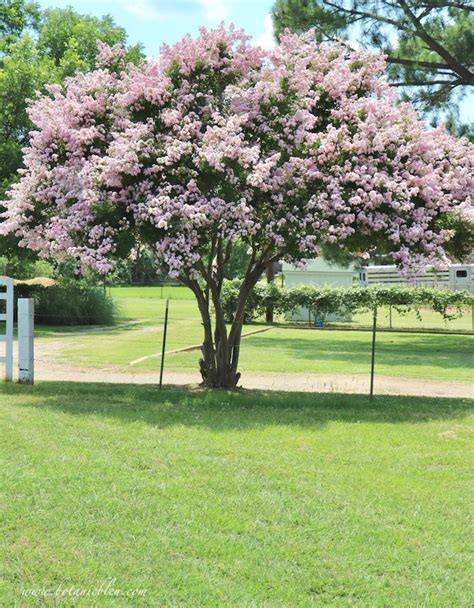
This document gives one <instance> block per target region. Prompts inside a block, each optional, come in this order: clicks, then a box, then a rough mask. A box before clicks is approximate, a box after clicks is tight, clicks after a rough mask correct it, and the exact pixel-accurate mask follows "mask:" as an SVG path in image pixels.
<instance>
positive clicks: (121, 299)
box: [37, 287, 474, 382]
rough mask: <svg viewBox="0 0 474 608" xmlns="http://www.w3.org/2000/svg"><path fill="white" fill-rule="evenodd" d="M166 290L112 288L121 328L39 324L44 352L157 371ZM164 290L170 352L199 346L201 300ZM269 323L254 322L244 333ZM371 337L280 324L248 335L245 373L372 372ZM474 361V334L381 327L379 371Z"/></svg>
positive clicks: (451, 375)
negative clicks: (48, 347) (47, 345)
mask: <svg viewBox="0 0 474 608" xmlns="http://www.w3.org/2000/svg"><path fill="white" fill-rule="evenodd" d="M160 289H161V288H160V287H124V288H121V287H119V288H113V289H112V290H111V293H112V296H113V297H114V298H115V299H116V301H117V302H118V306H119V310H120V319H119V322H120V325H119V326H117V327H115V328H103V329H101V328H93V329H92V331H91V330H88V329H87V328H86V329H84V328H81V329H80V330H79V331H77V330H76V331H74V330H69V331H64V329H59V330H58V329H53V328H38V331H37V334H38V338H39V340H38V343H39V344H38V349H37V350H38V357H40V358H41V340H42V339H45V340H49V339H54V340H59V341H61V342H62V344H63V347H62V348H61V349H60V350H58V351H56V352H55V353H54V355H53V356H54V357H56V359H57V360H58V361H59V362H64V363H66V364H71V365H75V366H83V367H87V368H103V367H109V368H114V369H119V370H122V371H124V372H126V371H145V372H150V371H155V370H157V369H159V365H160V354H161V346H162V338H163V322H164V312H165V300H163V299H160V297H159V296H160ZM164 289H168V290H170V291H171V290H176V292H175V296H176V299H171V300H170V308H169V327H168V338H167V345H166V350H167V352H168V353H171V352H172V351H176V350H179V349H183V348H187V347H190V346H195V345H199V344H200V343H201V342H202V325H201V319H200V316H199V311H198V308H197V305H196V303H195V301H194V300H193V299H178V296H179V297H181V296H180V294H181V292H183V293H185V292H186V291H187V293H188V296H189V294H190V291H189V290H186V288H184V287H183V288H180V287H165V288H164ZM172 293H173V292H172ZM190 295H191V296H192V294H190ZM263 328H265V326H264V325H248V326H246V327H245V328H244V333H247V332H252V331H255V330H258V329H263ZM371 339H372V336H371V333H370V332H359V331H350V330H347V331H339V330H338V331H321V330H317V329H312V328H307V327H301V328H294V327H283V326H277V327H273V328H271V329H270V330H269V331H268V332H266V333H259V334H256V335H253V336H248V337H245V338H243V340H242V343H241V359H240V367H241V370H242V372H243V373H246V372H247V373H260V372H261V373H266V372H272V373H321V374H332V373H334V374H349V375H353V374H367V373H368V371H369V369H370V355H371ZM199 358H200V352H199V350H195V351H192V352H181V353H176V352H174V353H173V354H168V355H167V356H166V370H169V371H173V370H176V371H186V370H193V371H194V370H196V369H197V368H198V360H199ZM137 360H140V361H138V362H137ZM132 362H133V363H134V364H133V366H130V363H132ZM135 362H137V363H135ZM473 364H474V335H467V334H466V335H437V334H423V333H413V334H412V333H395V332H394V333H383V332H380V333H379V334H378V337H377V355H376V371H377V373H378V374H383V375H388V376H395V377H406V378H424V379H434V380H450V381H460V382H472V380H473Z"/></svg>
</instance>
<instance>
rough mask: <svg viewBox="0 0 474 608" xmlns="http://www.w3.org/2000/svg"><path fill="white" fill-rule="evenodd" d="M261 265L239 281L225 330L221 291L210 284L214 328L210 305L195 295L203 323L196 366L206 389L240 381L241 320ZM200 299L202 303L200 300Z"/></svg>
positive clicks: (231, 387) (233, 386)
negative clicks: (235, 303) (212, 321)
mask: <svg viewBox="0 0 474 608" xmlns="http://www.w3.org/2000/svg"><path fill="white" fill-rule="evenodd" d="M262 271H263V268H260V267H257V268H255V269H254V270H253V271H252V272H251V273H250V274H249V275H248V276H247V277H246V279H245V281H244V283H243V284H242V287H241V290H240V295H239V300H238V304H237V310H236V312H235V317H234V320H233V321H232V325H231V327H230V331H229V332H228V331H227V327H226V323H225V318H224V312H223V310H222V306H221V301H220V291H219V290H218V289H216V288H215V286H212V285H211V293H212V300H213V304H214V314H215V330H214V335H213V334H212V324H211V318H210V314H209V307H208V306H207V305H206V303H205V298H200V297H198V303H199V310H200V312H201V317H202V320H203V326H204V342H203V345H202V347H201V352H202V358H201V360H200V361H199V367H200V371H201V376H202V384H203V386H207V387H209V388H227V389H235V388H236V387H237V384H238V382H239V380H240V373H239V372H238V371H237V370H238V364H239V358H240V340H241V337H242V327H243V323H244V313H245V305H246V303H247V299H248V296H249V294H250V292H251V291H252V289H253V287H254V286H255V284H256V282H257V281H258V279H259V278H260V276H261V273H262ZM200 300H201V302H200Z"/></svg>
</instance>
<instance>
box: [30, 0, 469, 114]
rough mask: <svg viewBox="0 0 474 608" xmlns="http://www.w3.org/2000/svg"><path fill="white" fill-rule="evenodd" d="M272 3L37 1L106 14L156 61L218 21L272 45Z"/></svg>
mask: <svg viewBox="0 0 474 608" xmlns="http://www.w3.org/2000/svg"><path fill="white" fill-rule="evenodd" d="M273 2H274V0H78V1H76V2H74V0H39V4H40V5H41V6H43V7H44V8H46V7H49V6H50V7H61V8H64V7H66V6H72V7H73V8H74V9H75V10H77V11H78V12H81V13H88V14H91V15H97V16H101V15H104V14H110V15H112V16H113V18H114V20H115V21H116V23H117V24H118V25H121V26H122V27H124V28H125V29H126V31H127V32H128V36H129V42H130V43H132V44H133V43H135V42H141V43H143V45H144V47H145V52H146V54H147V55H148V56H150V57H156V56H157V55H158V51H159V48H160V46H161V45H162V44H163V42H167V43H173V42H177V41H178V40H180V39H181V38H182V37H183V36H184V35H185V34H187V33H191V34H196V33H197V31H198V29H199V27H200V26H201V25H204V26H206V27H208V28H209V27H213V26H216V25H217V24H219V22H220V21H225V22H226V23H234V24H235V25H236V26H238V27H243V28H244V29H245V30H246V31H247V32H248V33H249V34H250V35H251V36H253V37H254V39H255V40H256V42H257V43H258V44H260V45H261V46H263V47H265V48H268V47H269V46H271V45H272V44H273V28H272V20H271V17H270V10H271V7H272V6H273ZM461 117H462V118H463V120H466V121H472V120H474V96H473V95H470V96H468V97H466V98H465V99H464V100H463V102H462V104H461Z"/></svg>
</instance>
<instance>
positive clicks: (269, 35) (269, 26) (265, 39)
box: [255, 15, 275, 50]
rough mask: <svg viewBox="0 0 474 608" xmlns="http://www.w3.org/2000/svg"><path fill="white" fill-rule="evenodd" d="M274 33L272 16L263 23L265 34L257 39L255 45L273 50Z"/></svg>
mask: <svg viewBox="0 0 474 608" xmlns="http://www.w3.org/2000/svg"><path fill="white" fill-rule="evenodd" d="M274 32H275V30H274V28H273V19H272V16H271V15H267V16H266V17H265V21H264V22H263V32H262V33H261V34H259V35H258V36H257V37H256V38H255V44H256V45H258V46H261V47H262V48H263V49H268V50H269V49H273V48H274V47H275V34H274Z"/></svg>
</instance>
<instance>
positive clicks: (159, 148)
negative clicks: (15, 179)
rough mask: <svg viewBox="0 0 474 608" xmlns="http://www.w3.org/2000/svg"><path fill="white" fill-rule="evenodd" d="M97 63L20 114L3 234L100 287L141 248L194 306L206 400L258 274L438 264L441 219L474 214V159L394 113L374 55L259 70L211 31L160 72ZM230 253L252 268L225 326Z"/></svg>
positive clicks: (276, 61)
mask: <svg viewBox="0 0 474 608" xmlns="http://www.w3.org/2000/svg"><path fill="white" fill-rule="evenodd" d="M99 59H100V67H99V69H97V70H95V71H92V72H90V73H89V74H86V75H78V76H76V77H74V78H73V79H70V80H68V81H67V82H66V85H65V87H61V86H59V85H54V86H51V87H49V95H46V96H44V97H42V98H41V99H39V100H38V101H37V102H36V103H35V104H34V105H33V107H32V108H31V118H32V120H33V122H34V124H35V128H36V130H35V131H34V132H33V133H32V134H31V137H30V147H29V149H28V151H27V153H26V157H25V164H26V172H25V173H24V175H23V177H22V180H21V181H20V182H19V183H18V184H16V185H15V186H14V187H13V189H12V191H11V193H10V194H9V197H8V199H7V201H6V206H7V211H6V213H5V214H4V221H3V223H1V224H0V233H3V234H9V233H13V234H16V235H17V236H18V237H19V238H20V239H21V240H20V244H21V245H23V246H25V247H29V248H31V249H34V250H36V251H38V252H40V253H41V255H42V256H44V257H47V258H58V257H61V256H62V257H68V256H69V257H71V258H73V259H75V260H76V262H77V264H78V266H80V267H81V268H82V269H83V270H86V269H87V268H93V269H95V270H96V271H98V272H101V273H107V272H109V271H110V270H111V269H112V268H113V260H114V258H126V257H128V256H129V254H130V251H132V250H134V249H136V247H137V243H140V242H143V243H146V244H147V245H148V246H149V247H150V248H151V249H152V251H153V252H154V253H155V256H156V259H157V261H158V262H159V264H160V265H161V267H162V268H163V269H164V270H165V271H166V272H167V273H168V274H169V275H170V276H171V277H175V278H177V279H178V280H180V281H181V282H182V283H183V284H185V285H187V286H188V287H189V288H190V289H191V290H192V291H193V293H194V294H195V297H196V300H197V303H198V306H199V310H200V313H201V317H202V322H203V329H204V340H203V346H202V359H201V363H200V366H201V373H202V377H203V381H204V383H205V384H206V385H207V386H212V387H227V388H233V387H235V386H236V384H237V383H238V381H239V376H240V374H239V372H238V361H239V354H240V340H241V333H242V326H243V321H244V315H245V307H246V303H247V300H248V298H249V295H250V294H251V292H252V289H253V288H254V286H255V285H256V283H257V281H258V280H259V278H260V277H261V276H262V273H264V272H265V270H266V268H268V266H269V265H271V264H273V263H274V262H276V261H279V260H281V259H286V260H288V261H292V262H299V263H303V261H304V260H305V259H306V258H312V257H315V256H317V255H319V254H320V252H321V250H322V249H323V248H324V247H325V246H327V245H328V246H331V247H337V248H339V249H340V250H341V251H346V252H350V253H357V254H365V253H368V252H370V251H372V250H373V249H374V248H376V249H377V250H378V251H385V252H386V253H387V254H389V255H391V256H392V259H393V260H395V261H396V262H397V263H398V264H399V265H401V266H403V267H409V266H413V267H417V268H419V269H421V268H423V266H424V265H425V264H427V263H435V264H441V263H443V262H445V261H446V257H445V252H444V246H445V243H446V242H447V241H449V239H450V238H451V237H452V231H451V230H446V229H445V227H446V221H447V219H450V218H456V221H458V222H460V223H461V224H462V225H465V224H466V223H467V221H468V220H467V217H468V214H469V212H471V213H472V203H471V201H472V198H471V197H472V195H473V191H474V184H473V179H474V178H473V171H472V169H473V165H474V153H473V146H472V145H470V144H469V143H468V142H467V141H466V140H460V141H458V140H455V139H454V138H452V137H451V136H450V135H449V134H448V133H446V132H445V130H444V129H443V128H441V127H439V128H437V129H431V130H427V129H426V127H425V124H424V122H421V121H419V120H418V118H417V115H416V112H415V111H414V110H413V108H412V107H411V105H410V104H401V105H397V104H396V103H395V101H396V99H395V97H394V94H393V93H394V92H393V89H390V88H389V87H388V85H386V83H385V82H384V81H383V80H382V79H381V78H380V76H381V74H382V73H383V70H384V67H385V66H384V62H383V60H382V58H381V57H380V56H378V55H374V54H370V53H367V52H365V51H358V52H354V53H352V54H351V55H350V56H348V54H347V51H346V49H345V48H344V47H342V46H336V45H328V46H323V47H321V46H320V45H318V44H317V43H316V41H315V39H314V33H313V32H309V33H308V34H306V35H303V36H297V35H285V36H283V37H282V39H281V43H280V45H279V47H278V48H277V49H276V50H275V51H274V52H271V53H265V52H264V51H262V50H261V49H258V48H255V47H252V46H249V45H248V43H247V37H246V36H245V35H244V34H243V32H235V31H233V30H232V29H231V30H230V31H227V30H226V29H225V28H224V27H223V26H222V27H220V28H218V29H217V30H213V31H207V30H202V31H201V35H200V36H199V38H198V39H196V40H193V39H191V37H189V36H188V37H186V38H184V39H183V40H182V41H181V42H179V43H178V44H176V45H175V46H173V47H164V48H163V49H162V51H161V54H160V62H159V63H157V64H156V63H151V64H145V63H144V64H141V65H140V66H138V67H130V66H128V67H127V66H126V64H125V61H124V60H123V57H122V55H121V51H120V48H119V47H117V46H115V47H112V48H110V47H103V48H102V51H101V55H100V58H99ZM452 225H453V224H452ZM236 243H239V246H241V245H242V244H245V245H246V248H247V251H248V259H247V261H246V268H245V273H244V275H243V278H242V280H241V282H240V286H239V289H238V297H237V304H236V307H235V315H234V318H233V320H232V323H231V324H230V327H228V326H227V325H226V322H225V314H224V310H223V306H222V299H221V291H222V286H223V281H224V277H225V274H226V268H227V267H228V265H229V263H230V260H231V258H232V252H233V249H234V246H235V244H236Z"/></svg>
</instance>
